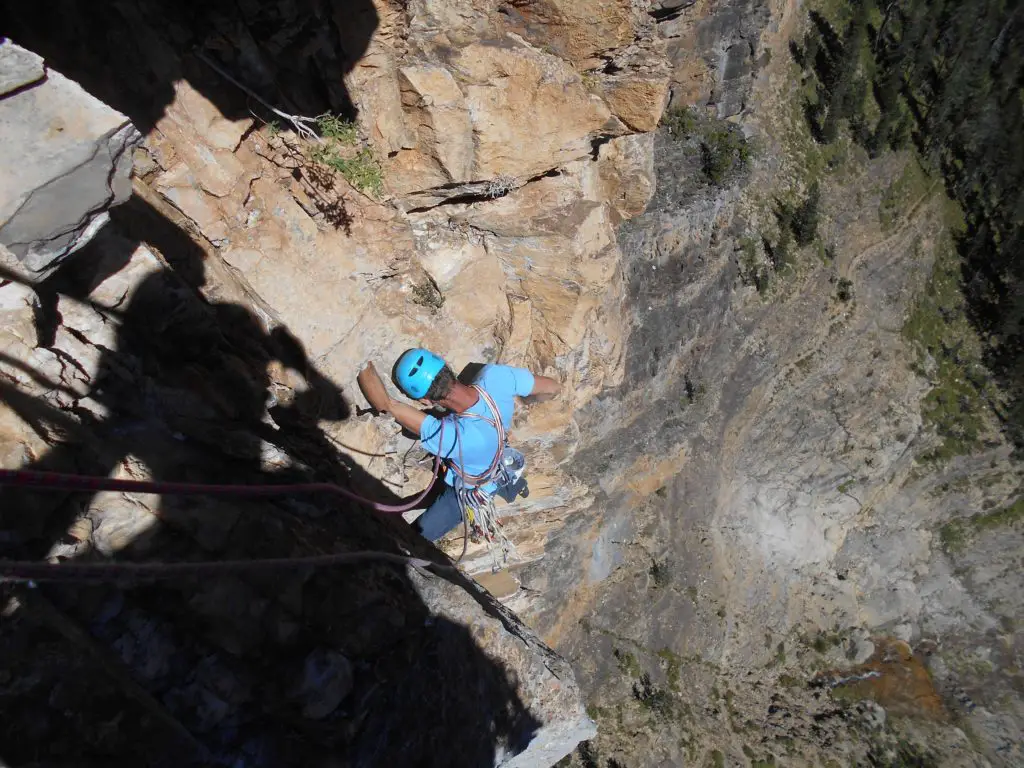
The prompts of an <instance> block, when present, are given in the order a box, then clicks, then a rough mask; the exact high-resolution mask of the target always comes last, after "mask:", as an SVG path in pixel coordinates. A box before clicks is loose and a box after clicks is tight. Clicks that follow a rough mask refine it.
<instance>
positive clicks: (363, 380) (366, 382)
mask: <svg viewBox="0 0 1024 768" xmlns="http://www.w3.org/2000/svg"><path fill="white" fill-rule="evenodd" d="M356 381H358V382H359V388H360V389H361V390H362V391H363V397H365V398H366V402H368V403H369V404H370V406H371V407H372V408H373V409H374V410H375V411H379V412H380V413H388V412H389V411H390V410H391V396H390V395H388V391H387V390H386V389H385V388H384V382H383V381H381V379H380V376H378V375H377V369H376V368H375V367H374V366H373V363H367V364H366V367H365V368H363V370H361V371H360V372H359V375H358V376H357V377H356Z"/></svg>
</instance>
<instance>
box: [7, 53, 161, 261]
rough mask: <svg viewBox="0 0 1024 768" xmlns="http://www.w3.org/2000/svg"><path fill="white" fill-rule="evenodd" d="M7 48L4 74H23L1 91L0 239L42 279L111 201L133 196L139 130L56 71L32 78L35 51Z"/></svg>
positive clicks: (103, 216) (11, 77)
mask: <svg viewBox="0 0 1024 768" xmlns="http://www.w3.org/2000/svg"><path fill="white" fill-rule="evenodd" d="M3 49H4V51H5V53H4V54H3V56H4V60H5V63H6V60H8V59H9V60H12V61H13V62H15V64H16V66H15V67H14V71H13V72H11V71H8V70H7V69H6V68H3V71H5V72H6V73H7V75H6V76H5V77H6V78H7V82H8V83H9V84H14V83H17V82H18V81H24V82H22V85H21V87H20V88H18V90H15V91H13V92H6V93H5V95H3V96H2V97H0V135H2V136H3V137H4V142H3V144H2V146H0V179H2V183H0V243H2V244H3V245H5V246H7V248H8V250H9V251H10V252H11V253H13V254H14V256H15V258H16V259H17V260H18V262H20V266H21V271H23V272H25V273H26V276H27V277H28V278H29V279H30V280H39V279H42V278H43V277H45V276H46V275H47V274H49V273H50V272H51V271H52V270H53V269H54V268H55V267H56V266H57V265H58V264H59V263H60V262H61V261H62V260H63V259H64V258H65V257H66V256H67V255H68V254H70V253H72V252H73V251H75V250H77V249H78V248H80V247H82V245H84V244H85V243H86V242H88V240H89V239H90V238H91V237H92V236H93V235H94V234H95V233H96V232H97V231H98V230H99V228H100V227H102V226H103V224H104V223H105V222H106V221H107V218H108V217H107V209H108V208H110V207H111V206H114V205H117V204H119V203H122V202H124V201H125V200H126V199H128V196H129V195H130V193H131V182H130V179H129V175H130V173H131V165H132V151H133V150H134V148H135V146H136V145H137V144H138V143H139V142H140V141H141V137H140V136H139V133H138V131H136V130H135V128H134V127H133V126H132V125H131V123H130V122H129V121H128V118H126V117H125V116H124V115H122V114H121V113H120V112H117V111H116V110H113V109H111V108H110V107H108V106H107V105H105V104H104V103H103V102H101V101H99V99H96V98H95V97H93V96H91V95H90V94H88V93H87V92H86V91H84V90H83V89H82V88H81V87H80V86H79V85H78V84H77V83H75V82H73V81H72V80H69V79H68V78H66V77H64V76H63V75H61V74H60V73H59V72H54V71H52V70H50V71H49V72H48V73H47V77H46V79H45V80H43V79H37V80H36V81H35V82H33V81H32V80H30V79H27V78H32V77H34V76H35V74H36V73H37V66H38V65H39V61H36V59H37V58H38V57H36V58H33V54H30V53H29V52H28V51H24V49H18V48H17V46H13V44H11V43H6V44H4V46H3ZM8 50H10V52H9V53H8V52H6V51H8ZM19 73H20V74H19ZM26 85H28V87H25V86H26ZM15 87H18V86H15ZM3 90H4V89H3V88H0V91H3Z"/></svg>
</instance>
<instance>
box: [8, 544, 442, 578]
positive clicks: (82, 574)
mask: <svg viewBox="0 0 1024 768" xmlns="http://www.w3.org/2000/svg"><path fill="white" fill-rule="evenodd" d="M370 561H382V562H389V563H398V564H400V565H410V566H412V567H413V568H415V569H416V570H417V571H419V572H420V573H422V574H424V575H426V576H429V575H430V571H429V570H428V569H432V570H435V571H438V572H440V573H458V569H457V568H456V567H455V566H452V565H445V564H444V563H435V562H434V561H432V560H425V559H423V558H421V557H412V556H409V555H396V554H393V553H391V552H376V551H359V552H338V553H335V554H329V555H307V556H305V557H278V558H264V559H261V560H204V561H200V562H185V563H130V562H119V563H80V562H72V563H44V562H37V561H34V560H0V580H7V581H29V582H36V581H39V582H42V581H74V582H85V581H88V582H98V581H107V582H110V581H113V582H120V581H127V582H138V581H159V580H162V579H177V578H180V577H183V576H210V577H213V576H223V575H224V574H226V573H239V572H244V571H280V570H290V569H293V568H324V567H329V566H337V565H355V564H359V563H365V562H370Z"/></svg>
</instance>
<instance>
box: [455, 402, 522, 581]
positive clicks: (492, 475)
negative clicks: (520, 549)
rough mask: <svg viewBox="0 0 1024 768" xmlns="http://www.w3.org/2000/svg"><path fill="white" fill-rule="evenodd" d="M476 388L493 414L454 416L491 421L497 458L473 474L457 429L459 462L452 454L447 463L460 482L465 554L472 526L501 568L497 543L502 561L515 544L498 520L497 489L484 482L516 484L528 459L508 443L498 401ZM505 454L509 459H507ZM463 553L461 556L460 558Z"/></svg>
mask: <svg viewBox="0 0 1024 768" xmlns="http://www.w3.org/2000/svg"><path fill="white" fill-rule="evenodd" d="M473 389H475V390H476V391H477V392H478V393H479V394H480V397H481V399H482V400H483V401H484V404H485V405H486V406H487V409H488V410H489V411H490V412H491V415H492V416H493V417H494V418H490V417H488V416H485V415H483V414H478V413H459V414H455V420H456V421H458V420H459V419H481V420H483V421H485V422H487V423H488V424H490V425H491V426H492V427H494V430H495V431H496V432H497V433H498V450H497V451H495V454H494V458H493V459H492V460H491V464H490V466H489V467H488V468H487V469H486V470H484V471H483V472H481V473H480V474H477V475H474V474H471V473H469V472H467V471H466V470H465V468H464V464H463V460H462V437H461V435H460V434H459V432H458V429H456V432H455V440H456V443H457V445H458V449H459V460H458V463H456V462H454V461H452V460H451V458H450V457H449V459H448V461H447V464H448V469H449V470H450V471H452V472H454V473H455V476H456V477H457V478H458V479H457V482H455V483H453V487H454V488H455V493H456V496H457V497H458V499H459V508H460V509H461V510H462V528H463V542H462V555H465V554H466V547H467V545H468V541H469V531H470V528H472V530H473V532H474V533H476V534H478V535H479V536H480V537H481V538H483V539H484V541H485V542H486V543H487V551H488V552H489V553H490V555H491V560H492V570H493V571H498V570H500V569H501V564H500V563H499V562H498V557H497V552H496V551H495V550H496V547H495V545H497V546H498V547H500V549H501V554H502V562H503V563H504V562H507V561H508V558H509V555H510V554H514V553H515V547H514V546H513V544H512V542H511V541H509V539H508V537H507V536H506V535H505V533H504V532H503V531H502V528H501V523H499V522H498V514H497V511H496V510H495V508H494V491H493V490H490V491H488V490H485V486H487V485H489V484H490V483H494V484H495V485H496V486H497V487H498V488H501V487H505V486H508V485H514V484H515V483H516V482H517V481H518V480H519V479H520V477H521V476H522V474H523V469H524V465H525V460H524V459H523V457H522V454H521V453H519V451H517V450H516V449H515V448H511V447H510V446H509V445H508V433H507V432H506V431H505V425H504V424H503V423H502V421H501V412H500V411H499V410H498V406H497V404H496V403H495V402H494V400H493V399H492V398H491V396H490V395H489V394H487V392H486V391H485V390H484V389H483V387H480V386H479V385H477V384H474V385H473ZM506 458H508V459H510V460H509V461H505V459H506ZM462 555H460V557H459V559H460V560H461V559H462Z"/></svg>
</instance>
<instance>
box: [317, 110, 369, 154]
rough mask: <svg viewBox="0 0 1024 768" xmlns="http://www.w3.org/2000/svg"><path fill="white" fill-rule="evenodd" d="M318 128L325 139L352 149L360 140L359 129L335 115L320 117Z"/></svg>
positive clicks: (318, 118)
mask: <svg viewBox="0 0 1024 768" xmlns="http://www.w3.org/2000/svg"><path fill="white" fill-rule="evenodd" d="M316 127H317V130H319V131H320V136H321V137H322V138H324V139H333V140H334V141H336V142H338V143H339V144H341V145H343V146H346V147H350V146H353V145H354V144H355V143H356V142H357V141H358V140H359V129H358V127H357V126H356V124H355V123H353V122H351V121H349V120H343V119H342V118H340V117H337V116H335V115H329V114H324V115H319V116H318V117H317V118H316Z"/></svg>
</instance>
